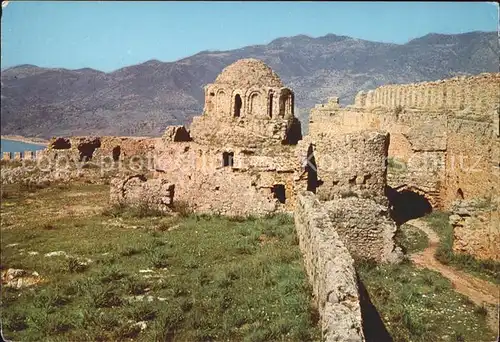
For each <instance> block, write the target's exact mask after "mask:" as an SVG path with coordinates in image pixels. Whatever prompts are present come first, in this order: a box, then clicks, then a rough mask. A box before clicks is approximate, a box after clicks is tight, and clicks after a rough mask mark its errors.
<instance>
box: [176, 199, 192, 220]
mask: <svg viewBox="0 0 500 342" xmlns="http://www.w3.org/2000/svg"><path fill="white" fill-rule="evenodd" d="M172 210H173V211H174V212H176V213H178V214H179V216H180V217H188V216H189V215H192V214H193V210H192V209H191V207H190V206H189V203H187V202H185V201H174V203H173V205H172Z"/></svg>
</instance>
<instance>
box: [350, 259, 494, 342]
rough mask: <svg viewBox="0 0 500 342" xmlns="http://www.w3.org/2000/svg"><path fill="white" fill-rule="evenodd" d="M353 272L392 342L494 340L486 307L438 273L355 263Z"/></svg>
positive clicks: (393, 266) (413, 267) (474, 341)
mask: <svg viewBox="0 0 500 342" xmlns="http://www.w3.org/2000/svg"><path fill="white" fill-rule="evenodd" d="M357 270H358V274H359V276H360V279H361V280H362V282H363V283H364V285H365V286H366V288H367V291H368V293H369V295H370V299H371V301H372V302H373V304H374V305H375V307H376V308H377V310H378V312H379V314H380V316H381V318H382V320H383V321H384V324H385V326H386V328H387V330H388V331H389V333H390V334H391V336H392V338H393V339H394V342H400V341H401V342H403V341H405V342H406V341H412V342H424V341H425V342H427V341H433V342H440V341H443V342H444V341H449V342H455V341H468V342H486V341H488V342H489V341H494V339H495V335H494V333H493V332H492V331H490V330H489V328H488V326H487V323H486V314H485V312H486V310H485V309H484V308H483V307H478V306H476V305H474V304H473V303H472V302H470V300H468V298H467V297H464V296H462V295H460V294H458V293H456V292H455V291H454V290H453V288H452V285H451V283H450V281H449V280H447V279H446V278H444V277H442V276H441V275H440V274H439V273H437V272H434V271H431V270H428V269H418V268H416V267H415V266H413V265H412V264H411V263H409V262H405V263H402V264H400V265H383V266H375V265H372V264H369V263H358V265H357Z"/></svg>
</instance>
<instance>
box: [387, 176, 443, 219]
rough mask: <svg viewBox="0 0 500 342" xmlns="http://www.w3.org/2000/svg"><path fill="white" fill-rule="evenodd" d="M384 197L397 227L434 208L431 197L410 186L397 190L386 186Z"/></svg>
mask: <svg viewBox="0 0 500 342" xmlns="http://www.w3.org/2000/svg"><path fill="white" fill-rule="evenodd" d="M386 196H387V199H388V200H389V204H390V206H391V217H392V219H393V220H394V221H395V222H396V224H398V225H400V224H403V223H405V222H406V221H409V220H412V219H415V218H419V217H422V216H425V215H427V214H429V213H431V212H432V210H433V208H435V207H436V202H435V200H434V199H433V198H432V196H429V194H427V193H426V192H425V191H423V190H421V189H419V188H417V187H414V186H411V185H410V186H409V185H403V186H400V187H398V188H391V187H390V186H387V187H386Z"/></svg>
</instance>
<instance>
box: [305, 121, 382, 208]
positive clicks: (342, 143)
mask: <svg viewBox="0 0 500 342" xmlns="http://www.w3.org/2000/svg"><path fill="white" fill-rule="evenodd" d="M308 139H309V140H310V141H311V142H312V143H313V146H314V158H315V163H316V165H317V176H318V188H317V190H316V193H317V194H318V196H319V198H320V199H321V200H330V199H335V198H342V197H344V196H346V195H349V194H351V193H353V194H356V195H357V196H360V197H365V198H368V197H370V198H373V199H374V200H376V201H377V202H379V203H382V204H387V199H386V197H385V186H386V159H387V153H388V152H387V149H388V146H389V135H388V134H387V133H385V132H380V131H363V132H353V133H346V134H336V133H332V132H330V131H323V132H317V131H316V130H314V131H313V132H311V135H310V136H309V137H308ZM308 139H305V140H306V141H307V140H308Z"/></svg>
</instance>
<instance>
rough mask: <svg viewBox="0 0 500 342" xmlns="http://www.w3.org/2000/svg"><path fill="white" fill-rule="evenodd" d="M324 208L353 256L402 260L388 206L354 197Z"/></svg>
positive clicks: (326, 204)
mask: <svg viewBox="0 0 500 342" xmlns="http://www.w3.org/2000/svg"><path fill="white" fill-rule="evenodd" d="M323 207H324V208H325V209H326V212H327V214H328V216H329V220H330V222H331V225H332V226H333V228H334V229H335V231H336V232H337V233H338V234H339V236H340V238H341V240H342V241H343V242H344V244H345V245H346V246H347V248H348V249H349V252H350V253H351V254H352V255H353V256H355V257H357V258H360V259H366V260H368V259H369V260H374V261H376V262H398V261H400V260H401V258H402V256H403V253H402V251H401V249H400V248H399V247H397V246H396V245H395V243H394V235H395V234H396V229H397V227H396V223H395V222H394V221H393V220H392V219H391V218H390V217H389V208H388V207H387V206H386V205H381V204H378V203H376V202H375V201H373V200H372V199H369V198H358V197H356V196H352V197H347V198H341V199H335V200H332V201H327V202H324V203H323Z"/></svg>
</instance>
